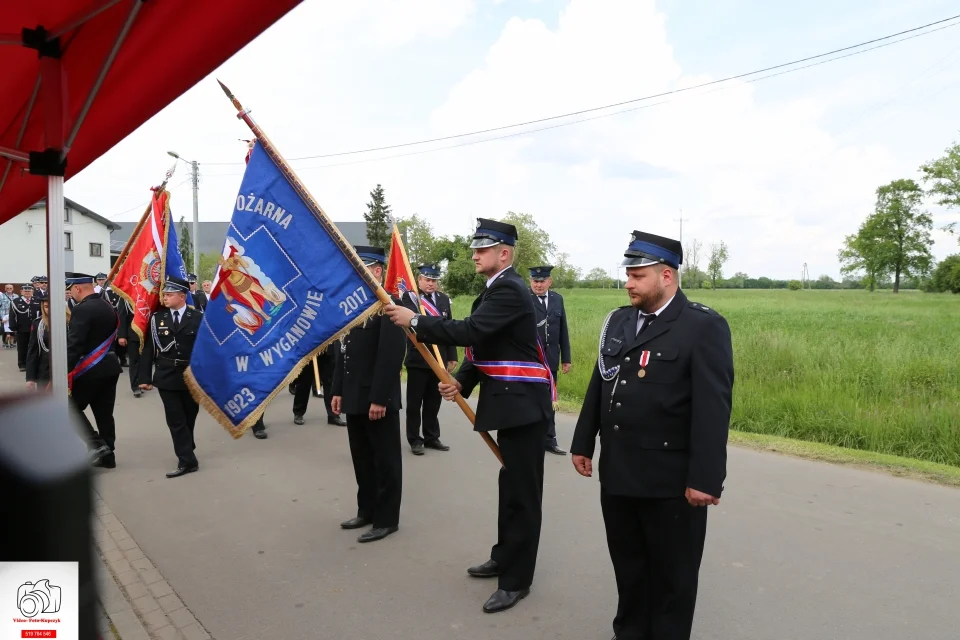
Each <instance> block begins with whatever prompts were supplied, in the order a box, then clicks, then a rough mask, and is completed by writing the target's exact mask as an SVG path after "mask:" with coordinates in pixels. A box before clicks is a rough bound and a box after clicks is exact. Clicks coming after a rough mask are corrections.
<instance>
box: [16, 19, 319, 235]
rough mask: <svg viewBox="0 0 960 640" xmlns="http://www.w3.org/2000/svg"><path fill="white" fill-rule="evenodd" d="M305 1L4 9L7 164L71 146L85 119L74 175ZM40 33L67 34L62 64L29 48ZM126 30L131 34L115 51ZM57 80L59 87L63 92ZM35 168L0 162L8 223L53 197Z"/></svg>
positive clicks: (72, 150) (71, 168)
mask: <svg viewBox="0 0 960 640" xmlns="http://www.w3.org/2000/svg"><path fill="white" fill-rule="evenodd" d="M300 1H301V0H230V2H225V1H223V0H146V1H145V0H5V1H4V2H0V70H2V71H0V156H2V154H4V153H6V154H8V155H14V156H16V155H17V154H16V153H15V152H16V151H19V152H23V153H25V154H29V152H40V151H43V150H45V149H47V148H48V147H55V148H57V149H61V148H62V143H60V142H56V141H55V139H56V138H58V137H60V138H62V140H63V142H66V141H67V139H68V138H69V137H70V134H71V131H72V130H73V129H74V126H75V123H77V121H78V119H81V118H82V123H81V125H80V127H79V130H78V133H77V135H76V137H75V139H74V140H73V143H72V144H71V145H70V147H69V149H67V150H66V151H67V156H66V157H67V165H66V174H65V175H66V177H67V178H69V177H70V176H73V175H75V174H76V173H78V172H79V171H81V170H82V169H83V168H84V167H86V166H87V165H89V164H90V163H91V162H93V161H94V160H95V159H97V158H98V157H99V156H101V155H103V154H104V153H105V152H106V151H108V150H109V149H110V148H112V147H113V146H114V145H115V144H117V143H118V142H120V141H121V140H122V139H123V138H125V137H126V136H127V135H129V134H130V133H132V132H133V131H134V130H135V129H136V128H137V127H139V126H140V125H141V124H143V123H144V122H146V121H147V120H149V119H150V118H151V117H152V116H153V115H154V114H156V113H157V112H158V111H160V110H161V109H163V108H164V107H165V106H167V105H168V104H170V103H171V102H172V101H173V100H175V99H176V98H177V97H179V96H180V95H181V94H183V93H184V92H185V91H186V90H187V89H189V88H190V87H192V86H193V85H194V84H196V83H197V82H199V81H200V80H201V79H203V78H204V77H205V76H207V75H208V74H209V73H210V72H211V71H213V70H214V69H215V68H216V67H218V66H219V65H221V64H222V63H223V62H225V61H226V60H227V59H228V58H229V57H230V56H232V55H233V54H234V53H236V52H237V51H238V50H239V49H241V48H242V47H243V46H244V45H246V44H247V43H248V42H250V41H251V40H253V39H254V38H256V37H257V36H258V35H259V34H260V33H262V32H263V31H264V30H265V29H266V28H267V27H269V26H270V25H271V24H273V23H274V22H276V21H277V20H278V19H279V18H281V17H282V16H283V15H285V14H286V13H287V12H289V11H290V10H291V9H293V8H294V7H295V6H296V5H297V4H299V3H300ZM38 26H40V27H43V28H44V29H45V33H46V35H45V36H43V37H41V38H39V40H37V42H39V43H44V42H49V38H50V36H59V45H60V57H59V60H60V62H59V65H58V64H57V63H56V62H55V58H54V57H47V58H45V60H46V62H42V60H44V58H41V56H40V54H39V51H38V49H37V48H29V47H27V46H24V45H23V37H24V33H23V30H24V29H27V30H36V29H37V27H38ZM125 27H126V28H127V31H126V35H125V36H124V37H123V38H122V42H120V43H119V46H117V43H118V39H119V38H120V37H121V34H122V33H123V31H124V29H125ZM28 35H29V34H28ZM49 46H50V45H49V44H46V45H44V47H49ZM115 48H116V55H115V58H114V59H113V61H112V63H111V64H110V65H109V68H108V70H107V73H106V75H105V76H104V79H103V82H102V85H101V86H100V88H99V91H97V93H96V96H95V98H94V100H93V101H92V103H91V105H90V108H89V111H88V112H87V114H86V115H85V116H82V115H81V111H82V110H83V108H84V105H85V103H87V101H88V97H89V96H90V94H91V89H92V88H93V87H94V86H95V84H96V82H97V80H98V78H99V76H100V74H101V70H102V69H103V68H104V65H105V64H106V62H107V60H108V57H109V56H110V54H111V51H113V50H114V49H115ZM51 49H52V51H49V50H48V52H47V53H48V54H50V53H55V48H53V47H51ZM51 60H54V62H53V63H52V64H51V63H50V61H51ZM42 67H45V69H44V70H43V71H42V70H41V68H42ZM57 76H59V78H60V79H61V82H60V84H61V87H60V88H57V87H56V85H57V84H58V83H57V82H55V78H56V77H57ZM41 77H43V81H42V82H41ZM58 91H59V92H60V95H61V98H60V99H57V98H56V95H57V92H58ZM51 96H54V99H53V100H50V97H51ZM58 105H62V110H61V109H58V108H57V106H58ZM57 111H61V113H59V114H57ZM45 112H46V113H45ZM57 121H59V122H60V125H59V130H58V125H51V123H54V122H57ZM25 122H26V124H25V125H24V123H25ZM51 126H52V127H53V129H49V127H51ZM28 167H29V163H28V162H27V161H24V160H20V161H16V162H12V161H10V160H9V159H8V158H6V157H0V224H2V223H3V222H6V221H7V220H9V219H10V218H12V217H14V216H16V215H18V214H19V213H21V212H22V211H24V210H25V209H27V208H28V207H30V205H32V204H35V203H36V202H38V201H40V200H41V199H43V198H44V197H45V196H46V191H47V181H46V179H45V178H44V177H42V176H36V175H31V174H30V173H29V171H28Z"/></svg>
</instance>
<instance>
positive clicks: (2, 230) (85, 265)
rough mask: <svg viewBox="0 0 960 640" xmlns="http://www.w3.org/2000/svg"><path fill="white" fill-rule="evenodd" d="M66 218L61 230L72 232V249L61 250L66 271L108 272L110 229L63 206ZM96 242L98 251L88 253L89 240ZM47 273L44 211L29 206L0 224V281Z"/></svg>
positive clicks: (45, 219) (26, 279) (28, 279)
mask: <svg viewBox="0 0 960 640" xmlns="http://www.w3.org/2000/svg"><path fill="white" fill-rule="evenodd" d="M67 210H68V211H69V215H70V222H69V223H64V231H66V232H69V233H70V234H71V235H72V242H73V250H72V251H66V252H65V253H64V263H65V265H66V269H65V270H66V271H79V272H82V273H89V274H90V275H96V274H97V273H98V272H100V271H102V272H104V273H109V272H110V229H108V228H107V227H106V226H104V225H103V224H101V223H100V222H97V221H96V220H94V219H92V218H88V217H86V216H84V215H81V214H80V213H79V212H77V211H75V210H73V209H69V208H68V209H67ZM91 242H99V243H100V244H101V246H102V249H103V250H102V255H101V257H99V258H94V257H91V256H90V243H91ZM39 275H49V274H48V273H47V213H46V210H45V209H30V210H28V211H25V212H23V213H21V214H20V215H19V216H17V217H15V218H13V219H12V220H8V221H7V222H5V223H3V224H2V225H0V283H4V284H5V283H8V282H10V283H18V284H19V283H24V282H30V278H32V277H33V276H39Z"/></svg>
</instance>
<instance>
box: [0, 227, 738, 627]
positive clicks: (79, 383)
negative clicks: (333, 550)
mask: <svg viewBox="0 0 960 640" xmlns="http://www.w3.org/2000/svg"><path fill="white" fill-rule="evenodd" d="M517 239H518V234H517V229H516V228H515V227H514V226H512V225H509V224H505V223H502V222H498V221H495V220H487V219H479V220H478V226H477V229H476V233H475V234H474V237H473V240H472V243H471V245H470V246H471V248H472V249H473V252H474V253H473V260H474V263H475V265H476V270H477V272H478V273H481V274H483V275H484V276H486V278H487V281H486V286H485V287H484V289H483V291H482V293H481V294H480V295H479V296H478V297H477V298H476V300H475V301H474V302H473V305H472V308H471V311H470V314H469V315H468V316H466V317H465V318H463V319H461V320H457V319H454V318H453V314H452V310H451V304H450V299H449V297H448V296H447V295H446V294H444V293H442V292H440V291H438V290H437V283H438V280H439V279H440V275H441V274H440V270H439V267H438V266H437V265H431V264H427V265H420V266H419V267H418V271H419V277H418V282H417V291H416V292H415V293H414V292H407V293H405V294H404V296H403V298H402V299H394V302H393V304H391V305H388V306H387V307H386V308H385V312H384V314H383V315H378V316H374V317H373V318H371V319H370V320H368V321H367V322H366V323H364V324H363V325H362V326H359V327H356V328H354V329H353V330H351V331H350V333H349V334H347V336H346V337H345V338H344V339H342V340H341V341H340V343H339V344H337V345H336V348H332V349H330V350H328V351H327V352H326V353H325V354H323V355H322V356H320V358H319V359H318V362H317V364H318V369H319V378H320V379H321V388H322V391H323V393H322V397H323V399H324V403H325V406H326V412H327V420H328V423H329V424H334V425H339V426H346V430H347V435H348V441H349V447H350V452H351V456H352V459H353V465H354V472H355V476H356V482H357V512H356V516H355V517H353V518H351V519H349V520H347V521H345V522H342V523H341V525H340V526H341V527H343V528H344V529H359V528H363V527H367V526H370V529H369V530H367V531H366V532H365V533H363V534H362V535H361V536H360V537H359V538H358V540H359V541H360V542H370V541H374V540H380V539H383V538H385V537H387V536H389V535H391V534H392V533H395V532H396V531H397V530H398V528H399V519H400V503H401V494H402V445H401V437H402V436H401V427H400V411H401V409H402V401H401V385H400V381H401V369H402V368H403V367H404V366H406V369H407V386H406V439H407V443H408V444H409V446H410V450H411V453H412V454H414V455H417V456H422V455H424V453H425V449H433V450H437V451H448V450H449V449H450V447H449V446H447V445H445V444H444V443H443V442H442V441H441V440H440V423H439V420H438V414H439V409H440V404H441V399H442V398H445V399H447V400H454V399H455V398H456V396H457V395H458V394H459V395H462V396H464V397H469V396H470V395H471V394H472V393H473V392H474V390H476V389H477V388H478V387H479V400H478V404H477V409H476V422H475V430H477V431H484V432H486V431H495V432H496V440H497V444H498V446H499V450H500V453H501V456H502V458H503V461H504V465H503V466H502V467H501V469H500V474H499V515H498V526H497V541H496V543H495V544H494V545H493V546H492V548H491V549H490V552H489V556H488V557H487V558H486V559H485V560H484V561H483V562H481V563H479V564H477V565H475V566H472V567H470V568H468V569H467V572H468V574H469V575H470V576H473V577H476V578H494V577H495V578H497V580H498V585H497V586H498V588H497V589H496V590H495V591H494V593H493V594H492V595H491V596H490V598H489V599H488V600H487V601H486V602H485V603H484V605H483V609H484V611H487V612H489V613H493V612H498V611H503V610H506V609H509V608H511V607H513V606H514V605H515V604H516V603H517V602H519V600H521V599H522V598H524V597H525V596H526V595H527V594H528V593H529V589H530V586H531V584H532V582H533V577H534V570H535V566H536V560H537V550H538V546H539V541H540V527H541V520H542V512H541V505H542V496H543V477H544V454H545V452H550V453H553V454H556V455H566V452H565V451H563V450H562V449H561V448H560V447H559V443H558V441H557V434H556V425H555V419H554V418H555V413H554V412H555V404H554V402H553V401H552V400H553V399H554V396H552V393H551V392H552V390H553V388H554V385H555V381H556V379H557V375H558V374H559V373H560V372H563V373H564V374H565V373H568V372H569V371H570V368H571V355H570V339H569V332H568V329H567V317H566V312H565V309H564V304H563V297H562V296H561V295H560V294H558V293H557V292H555V291H551V290H550V286H551V284H552V281H551V279H550V272H551V269H552V267H550V266H549V265H544V266H537V267H534V268H532V269H530V273H529V278H530V282H529V286H528V285H527V283H525V282H524V279H523V277H522V276H521V274H519V273H518V272H517V271H516V270H515V269H514V267H513V263H514V251H515V245H516V242H517ZM355 250H356V252H357V254H358V255H359V256H360V258H361V259H362V260H363V262H364V264H365V265H366V266H367V269H368V270H369V271H370V272H371V273H372V275H373V276H374V277H375V278H377V279H379V280H380V281H382V278H383V273H384V270H385V267H386V263H387V256H386V255H385V252H384V250H383V249H381V248H378V247H369V246H357V247H355ZM682 260H683V252H682V247H681V245H680V243H679V242H677V241H675V240H672V239H669V238H664V237H661V236H656V235H652V234H648V233H643V232H639V231H634V232H633V236H632V239H631V242H630V244H629V246H628V248H627V249H626V251H625V252H624V260H623V262H622V266H624V267H625V269H626V277H627V280H626V284H625V287H624V288H625V290H626V293H627V294H628V295H629V301H630V304H629V305H626V306H624V307H621V308H619V309H615V310H613V311H611V312H610V314H609V315H608V316H607V318H606V320H605V322H604V324H603V328H602V330H601V334H600V337H599V347H598V357H597V360H596V362H595V363H594V368H593V373H592V377H591V379H590V383H589V387H588V388H587V391H586V396H585V400H584V404H583V407H582V409H581V412H580V416H579V419H578V421H577V425H576V429H575V433H574V436H573V441H572V446H571V453H572V462H573V465H574V467H575V469H576V471H577V472H579V473H580V474H581V475H583V476H586V477H590V476H592V474H593V458H594V453H595V447H596V440H597V436H599V437H600V441H601V443H602V454H601V456H600V461H599V466H598V470H599V477H600V505H601V509H602V513H603V519H604V524H605V527H606V534H607V545H608V549H609V552H610V557H611V560H612V563H613V568H614V574H615V577H616V583H617V589H618V593H619V604H618V608H617V613H616V616H615V618H614V620H613V630H614V633H615V634H616V635H615V636H614V638H615V639H619V640H637V639H640V638H644V639H646V640H672V639H684V638H689V636H690V630H691V625H692V621H693V616H694V608H695V603H696V595H697V583H698V574H699V568H700V561H701V556H702V553H703V545H704V539H705V535H706V520H707V510H706V507H707V506H709V505H715V504H718V503H719V500H720V495H721V493H722V490H723V482H724V479H725V477H726V442H727V431H728V426H729V418H730V410H731V402H732V388H733V353H732V345H731V337H730V330H729V327H728V325H727V322H726V320H725V319H724V318H723V317H722V316H721V315H720V314H718V313H717V312H716V311H714V310H713V309H710V308H708V307H705V306H703V305H701V304H698V303H696V302H691V301H689V300H688V299H687V298H686V296H685V295H684V293H683V292H682V291H681V290H680V288H679V268H680V265H681V263H682ZM46 283H47V279H46V278H45V277H42V276H41V277H36V278H34V279H33V282H32V284H29V285H23V286H22V287H21V288H20V294H19V295H16V293H15V292H14V291H13V287H12V286H11V285H6V287H5V292H4V295H2V296H0V317H2V318H3V328H4V332H5V339H4V347H5V348H16V349H17V354H18V366H19V368H20V371H22V372H24V373H25V376H26V382H27V385H28V387H31V388H37V387H46V386H47V385H48V384H49V380H50V340H49V331H48V327H49V326H50V322H51V319H50V317H49V293H48V292H47V290H46ZM66 284H67V295H68V297H69V308H68V312H67V313H68V318H67V321H68V341H67V369H68V371H70V372H71V374H70V379H71V382H70V388H71V396H70V397H71V402H72V403H73V405H74V407H76V409H77V410H78V412H79V413H80V415H81V416H82V419H83V422H84V424H85V429H86V433H87V441H88V446H89V449H90V451H91V462H92V464H94V465H96V466H99V467H105V468H113V467H115V466H116V459H115V454H114V451H115V449H116V429H115V425H114V419H113V409H114V403H115V398H116V389H117V381H118V379H119V378H120V375H121V373H122V367H123V366H126V367H127V368H128V370H129V380H130V388H131V390H132V393H133V395H134V396H135V397H141V396H142V394H143V392H144V391H149V390H151V389H153V388H156V389H157V390H158V393H159V395H160V399H161V401H162V403H163V407H164V413H165V418H166V422H167V425H168V427H169V430H170V434H171V438H172V440H173V445H174V452H175V454H176V457H177V467H176V469H174V470H173V471H171V472H169V473H167V477H170V478H174V477H179V476H182V475H185V474H188V473H191V472H194V471H197V470H198V469H199V463H198V460H197V456H196V454H195V449H196V444H195V442H194V428H195V424H196V419H197V415H198V412H199V407H198V405H197V403H196V402H195V401H194V400H193V398H192V397H191V395H190V393H189V392H188V391H187V388H186V385H185V383H184V379H183V372H184V370H185V369H186V367H187V365H188V364H189V362H190V356H191V351H192V348H193V343H194V340H195V339H196V335H197V331H198V328H199V327H200V324H201V322H202V317H203V311H204V309H205V307H206V303H207V295H208V294H209V293H210V283H209V282H204V283H203V290H202V291H200V290H198V289H197V278H196V276H194V275H192V274H191V275H190V276H188V278H187V280H181V279H179V278H175V277H171V278H168V279H167V280H166V281H165V283H164V287H163V290H162V302H163V309H161V310H160V311H158V312H157V313H155V314H153V316H152V317H151V318H150V323H149V329H148V335H145V336H140V335H137V334H136V332H134V331H132V329H131V319H132V315H133V314H132V310H131V307H130V306H129V303H128V302H127V301H126V300H124V299H123V298H122V297H121V296H119V295H118V294H117V293H116V292H114V291H113V290H112V289H111V288H110V287H109V286H108V285H107V284H106V275H105V274H98V275H97V276H89V275H86V274H77V273H68V274H67V279H66ZM188 292H190V293H192V295H193V300H194V304H193V306H190V305H187V293H188ZM424 310H425V311H426V312H425V313H424V312H423V311H424ZM404 329H407V330H409V331H411V332H412V333H413V334H414V335H415V337H416V338H417V340H418V341H420V342H422V343H423V344H424V345H425V346H426V347H427V350H428V351H430V352H432V353H435V354H436V355H437V356H439V358H440V360H441V362H440V364H441V366H442V367H443V368H445V369H446V371H447V372H449V374H451V376H450V377H446V378H445V379H444V380H439V379H438V378H437V376H436V374H434V372H433V371H432V370H431V369H430V367H429V366H428V365H427V363H426V362H425V361H424V360H423V358H422V357H421V355H420V353H419V352H418V351H417V350H416V349H415V348H414V346H413V344H412V342H411V341H409V340H407V338H406V336H405V335H404ZM141 342H142V343H143V344H142V348H141ZM458 346H460V347H466V350H465V357H464V359H463V361H462V362H460V363H459V365H460V366H459V368H458V367H457V365H458V356H457V354H458V351H457V347H458ZM454 371H456V373H455V375H453V372H454ZM313 380H314V371H313V367H312V366H310V365H308V366H306V367H304V369H303V371H302V373H301V374H300V375H299V377H298V378H297V379H296V381H295V382H294V384H292V385H291V388H290V392H291V393H293V394H294V400H293V415H294V418H293V421H294V423H295V424H298V425H300V424H303V423H304V415H305V412H306V407H307V402H308V399H309V397H310V395H311V392H312V395H314V396H320V395H321V394H320V389H316V388H314V387H315V383H314V382H313ZM87 407H90V409H91V413H92V414H93V417H94V421H95V422H96V427H94V426H93V425H92V424H91V423H90V422H89V420H87V418H86V416H85V415H84V413H83V411H84V409H86V408H87ZM343 416H345V420H344V418H343ZM253 431H254V435H255V436H256V437H257V438H261V439H263V438H266V437H267V435H266V428H265V425H264V420H263V417H262V416H261V417H260V420H259V421H258V422H257V424H256V425H255V426H254V427H253Z"/></svg>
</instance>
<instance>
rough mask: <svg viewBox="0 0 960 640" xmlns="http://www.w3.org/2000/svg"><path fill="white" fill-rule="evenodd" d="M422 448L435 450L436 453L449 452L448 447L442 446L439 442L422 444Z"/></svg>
mask: <svg viewBox="0 0 960 640" xmlns="http://www.w3.org/2000/svg"><path fill="white" fill-rule="evenodd" d="M423 446H425V447H426V448H427V449H436V450H437V451H450V447H448V446H447V445H445V444H443V443H442V442H440V441H439V440H433V441H431V442H424V443H423Z"/></svg>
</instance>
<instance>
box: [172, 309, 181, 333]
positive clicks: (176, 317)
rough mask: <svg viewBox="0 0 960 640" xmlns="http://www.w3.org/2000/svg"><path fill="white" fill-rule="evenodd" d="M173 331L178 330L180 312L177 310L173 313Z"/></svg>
mask: <svg viewBox="0 0 960 640" xmlns="http://www.w3.org/2000/svg"><path fill="white" fill-rule="evenodd" d="M173 330H174V331H179V330H180V310H179V309H178V310H176V311H174V312H173Z"/></svg>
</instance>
